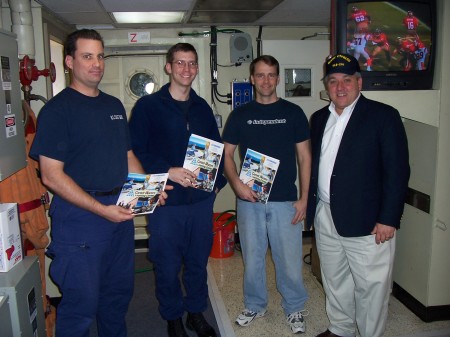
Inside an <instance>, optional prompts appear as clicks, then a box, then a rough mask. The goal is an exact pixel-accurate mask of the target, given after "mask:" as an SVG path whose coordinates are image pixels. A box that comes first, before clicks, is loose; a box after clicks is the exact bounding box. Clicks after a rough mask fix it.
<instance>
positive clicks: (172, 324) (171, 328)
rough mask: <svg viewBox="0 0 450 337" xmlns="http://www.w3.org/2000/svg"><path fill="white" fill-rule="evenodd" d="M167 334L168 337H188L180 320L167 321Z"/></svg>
mask: <svg viewBox="0 0 450 337" xmlns="http://www.w3.org/2000/svg"><path fill="white" fill-rule="evenodd" d="M167 333H168V334H169V337H189V335H188V334H187V332H186V330H184V325H183V321H182V320H181V318H178V319H175V320H173V321H167Z"/></svg>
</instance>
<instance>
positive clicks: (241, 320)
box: [236, 309, 266, 326]
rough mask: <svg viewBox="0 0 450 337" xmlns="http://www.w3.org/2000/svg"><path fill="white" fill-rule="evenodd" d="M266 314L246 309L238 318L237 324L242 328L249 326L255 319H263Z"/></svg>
mask: <svg viewBox="0 0 450 337" xmlns="http://www.w3.org/2000/svg"><path fill="white" fill-rule="evenodd" d="M265 314H266V310H262V311H260V312H255V311H251V310H248V309H244V310H243V311H242V312H241V314H240V315H239V316H238V317H237V318H236V324H237V325H240V326H247V325H249V324H250V323H251V322H252V321H253V320H254V319H255V318H259V317H263V316H264V315H265Z"/></svg>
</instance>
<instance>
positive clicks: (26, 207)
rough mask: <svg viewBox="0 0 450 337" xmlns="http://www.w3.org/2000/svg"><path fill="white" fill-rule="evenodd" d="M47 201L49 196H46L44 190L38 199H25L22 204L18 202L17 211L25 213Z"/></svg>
mask: <svg viewBox="0 0 450 337" xmlns="http://www.w3.org/2000/svg"><path fill="white" fill-rule="evenodd" d="M49 201H50V198H49V196H48V192H45V193H44V194H42V195H41V197H40V198H39V199H34V200H31V201H27V202H24V203H22V204H19V212H20V213H25V212H28V211H31V210H33V209H36V208H38V207H40V206H42V205H45V204H48V203H49Z"/></svg>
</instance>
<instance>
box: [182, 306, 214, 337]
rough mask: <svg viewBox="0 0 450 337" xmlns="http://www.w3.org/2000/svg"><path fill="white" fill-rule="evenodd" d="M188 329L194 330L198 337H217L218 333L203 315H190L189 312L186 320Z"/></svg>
mask: <svg viewBox="0 0 450 337" xmlns="http://www.w3.org/2000/svg"><path fill="white" fill-rule="evenodd" d="M186 327H187V328H188V329H189V330H194V331H195V332H196V333H197V336H198V337H216V336H217V335H216V332H215V331H214V329H213V327H212V326H211V325H209V324H208V322H207V321H206V320H205V317H203V314H202V313H201V312H200V313H196V314H193V313H190V312H188V314H187V318H186Z"/></svg>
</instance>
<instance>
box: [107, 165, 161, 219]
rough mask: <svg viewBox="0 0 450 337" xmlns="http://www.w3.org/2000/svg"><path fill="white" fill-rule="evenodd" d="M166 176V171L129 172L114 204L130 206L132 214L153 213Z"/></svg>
mask: <svg viewBox="0 0 450 337" xmlns="http://www.w3.org/2000/svg"><path fill="white" fill-rule="evenodd" d="M168 178H169V174H168V173H158V174H140V173H129V174H128V177H127V181H126V183H125V184H123V186H122V191H120V195H119V199H118V200H117V203H116V204H117V205H118V206H121V207H124V208H128V209H130V208H131V209H132V210H133V213H134V214H139V215H142V214H149V213H153V211H154V210H155V208H156V206H157V205H158V203H159V195H160V194H161V192H162V191H164V188H165V187H166V182H167V179H168Z"/></svg>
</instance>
